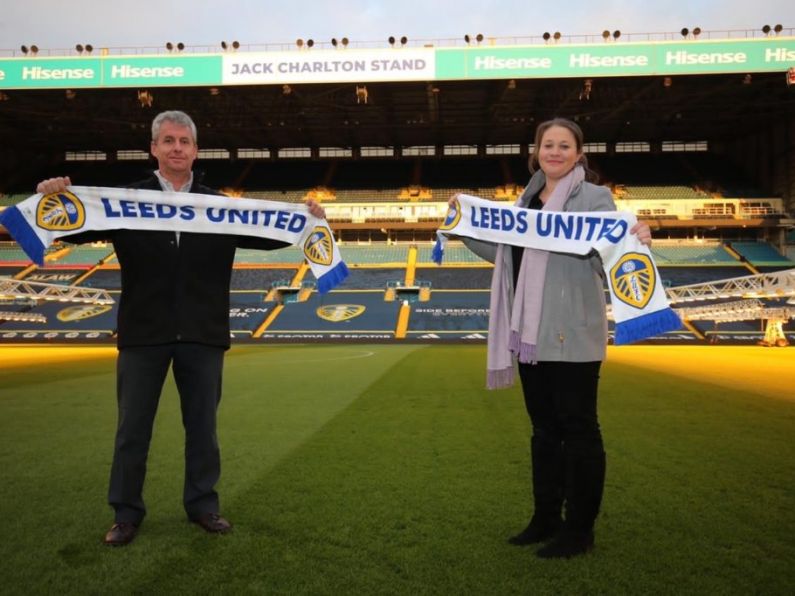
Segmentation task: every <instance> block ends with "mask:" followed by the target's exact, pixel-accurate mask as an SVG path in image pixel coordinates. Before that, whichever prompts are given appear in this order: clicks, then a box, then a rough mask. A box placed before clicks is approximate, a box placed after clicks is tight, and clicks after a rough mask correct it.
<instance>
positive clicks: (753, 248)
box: [731, 242, 795, 267]
mask: <svg viewBox="0 0 795 596" xmlns="http://www.w3.org/2000/svg"><path fill="white" fill-rule="evenodd" d="M731 247H732V248H733V249H734V250H736V251H737V252H738V253H740V255H742V256H743V257H745V259H747V260H748V261H750V262H751V263H752V264H753V265H755V266H756V265H759V266H767V267H795V263H793V262H792V261H790V260H789V259H788V258H787V257H785V256H783V255H782V254H781V253H780V252H778V251H777V250H776V249H775V248H773V247H772V246H771V245H770V244H769V243H767V242H732V243H731Z"/></svg>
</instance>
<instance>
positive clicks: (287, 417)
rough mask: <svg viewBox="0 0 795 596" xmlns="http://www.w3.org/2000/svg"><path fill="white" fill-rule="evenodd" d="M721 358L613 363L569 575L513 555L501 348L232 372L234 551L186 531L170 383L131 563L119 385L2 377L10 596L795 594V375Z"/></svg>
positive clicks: (623, 352)
mask: <svg viewBox="0 0 795 596" xmlns="http://www.w3.org/2000/svg"><path fill="white" fill-rule="evenodd" d="M715 349H716V348H715V347H704V348H703V350H704V352H695V353H693V352H683V351H681V349H679V348H676V347H666V348H664V349H660V348H655V349H653V350H651V349H649V348H647V347H638V348H631V349H628V348H621V349H618V350H616V349H611V353H610V356H609V358H608V362H607V364H606V365H605V366H604V368H603V373H602V387H601V397H600V400H601V403H600V415H601V421H602V426H603V430H604V435H605V442H606V447H607V451H608V478H607V486H606V491H605V500H604V505H603V511H602V515H601V516H600V519H599V521H598V523H597V548H596V550H595V551H594V552H593V553H592V554H591V555H589V556H586V557H581V558H578V559H574V560H571V561H551V562H550V561H540V560H537V559H536V558H535V557H534V556H533V550H532V549H527V548H525V549H522V548H516V547H512V546H509V545H508V544H506V543H505V538H506V537H507V536H508V535H510V534H511V533H514V532H516V531H518V530H519V529H521V527H523V525H524V524H525V523H526V521H527V519H528V517H529V515H530V514H531V503H530V487H529V479H528V475H529V474H528V468H529V456H528V449H527V446H528V435H529V423H528V421H527V420H526V414H525V413H524V409H523V405H522V402H521V397H520V393H519V390H518V388H515V389H512V390H508V391H503V392H497V393H491V392H486V391H485V390H483V389H482V387H483V381H484V371H483V368H484V362H485V351H484V348H483V347H482V346H439V347H420V346H410V345H409V346H394V345H390V346H381V345H379V346H279V347H272V346H269V347H239V348H235V349H233V350H232V351H231V352H230V353H229V355H228V358H227V363H226V369H225V392H224V399H223V402H222V405H221V410H220V422H219V433H220V441H221V446H222V458H223V464H224V472H223V477H222V481H221V484H220V486H219V491H220V493H221V499H222V507H223V512H224V514H225V515H227V516H228V517H229V518H230V519H231V520H232V521H233V522H234V523H235V530H234V532H233V533H232V534H231V535H228V536H208V535H206V534H204V533H203V532H202V531H201V530H200V529H198V528H197V527H195V526H192V525H190V524H188V523H187V522H186V521H185V518H184V513H183V512H182V510H181V503H180V501H181V488H182V447H183V445H182V430H181V423H180V416H179V407H178V399H177V396H176V392H175V389H174V387H173V382H172V381H170V380H169V382H168V384H167V387H166V390H165V392H164V395H163V399H162V401H161V407H160V412H159V414H158V417H157V420H156V426H155V435H154V439H153V443H152V449H151V456H150V462H149V473H148V477H147V485H146V494H145V496H146V499H147V504H148V506H149V515H148V516H147V519H146V521H145V522H144V524H143V526H142V528H141V531H140V534H139V536H138V538H137V539H136V541H135V542H134V543H133V544H132V545H130V546H129V547H126V548H122V549H110V548H107V547H104V546H103V545H101V543H100V540H101V537H102V535H103V534H104V532H105V531H106V530H107V528H108V527H109V525H110V522H111V521H112V516H111V512H110V510H109V509H108V507H107V505H106V504H105V503H104V496H105V490H106V483H107V475H108V473H109V467H110V458H111V448H112V438H113V437H112V436H113V431H114V428H115V399H114V397H113V387H114V374H113V371H112V361H111V360H108V358H107V356H104V355H100V356H95V357H92V358H90V359H86V360H73V359H70V360H66V361H63V362H57V361H56V362H52V363H51V364H48V365H46V366H42V365H41V364H38V365H36V366H32V365H25V364H10V359H2V358H3V354H1V353H0V470H2V479H3V482H2V483H0V504H1V505H0V507H1V508H2V519H3V521H4V527H3V529H2V533H1V534H0V535H2V538H0V573H1V574H2V575H1V576H0V577H2V582H3V591H8V593H49V592H60V593H64V594H71V593H75V594H95V593H96V594H99V593H106V592H109V591H114V592H118V593H132V592H135V593H139V592H140V593H167V592H171V593H207V592H218V593H268V594H274V593H291V594H292V593H314V594H318V593H329V594H331V593H385V594H391V593H394V594H405V593H433V594H439V593H452V592H463V593H531V592H532V593H533V594H547V593H549V594H553V593H554V594H561V593H564V594H568V593H578V594H579V593H589V594H592V593H610V594H614V593H737V594H741V593H742V594H744V593H765V594H784V593H791V589H792V586H793V585H795V572H794V571H793V568H792V565H791V562H792V561H793V560H795V538H793V535H792V529H793V528H794V527H795V524H794V523H793V522H794V521H795V513H793V512H794V511H795V494H794V492H793V489H794V488H795V469H794V468H795V464H793V462H795V441H793V439H792V437H793V428H795V424H793V423H794V422H795V404H793V402H792V401H790V400H787V399H780V398H781V397H782V392H781V387H782V384H781V382H780V380H775V376H776V371H780V374H784V372H783V371H785V370H787V369H788V365H789V364H791V362H792V354H793V352H791V351H790V350H764V349H762V348H745V350H750V351H748V352H743V351H742V350H743V349H742V348H741V349H738V350H739V351H730V350H731V349H729V348H718V349H719V350H724V352H723V353H722V354H723V359H722V360H721V361H720V362H722V363H723V365H722V366H721V364H720V363H719V362H718V361H714V362H713V361H710V359H713V358H715V355H716V354H717V353H718V352H713V350H715ZM643 350H647V352H643ZM660 350H661V351H660ZM760 354H766V355H767V356H766V357H765V359H764V360H765V362H767V363H769V362H771V361H775V362H781V363H782V364H781V365H780V366H779V368H776V367H775V366H770V365H766V366H764V367H763V366H761V365H760V362H761V360H760V361H755V360H753V359H754V358H758V355H760ZM771 359H772V360H771ZM683 362H684V364H683ZM688 362H689V363H690V366H687V363H688ZM743 363H746V365H745V366H744V365H743ZM748 364H750V365H748ZM716 367H717V368H718V369H719V370H720V371H721V372H720V373H719V374H714V372H709V373H707V372H706V371H707V370H709V371H714V370H715V369H716ZM789 370H791V366H790V367H789ZM661 371H662V372H661ZM700 371H701V372H700ZM771 371H772V372H771ZM702 372H703V373H704V374H701V373H702ZM790 377H791V372H790ZM704 379H707V380H704ZM771 379H772V380H771ZM792 386H793V385H792V382H790V383H784V384H783V387H784V388H785V394H784V397H786V396H787V395H789V396H791V395H792ZM787 387H789V393H788V394H787V393H786V388H787Z"/></svg>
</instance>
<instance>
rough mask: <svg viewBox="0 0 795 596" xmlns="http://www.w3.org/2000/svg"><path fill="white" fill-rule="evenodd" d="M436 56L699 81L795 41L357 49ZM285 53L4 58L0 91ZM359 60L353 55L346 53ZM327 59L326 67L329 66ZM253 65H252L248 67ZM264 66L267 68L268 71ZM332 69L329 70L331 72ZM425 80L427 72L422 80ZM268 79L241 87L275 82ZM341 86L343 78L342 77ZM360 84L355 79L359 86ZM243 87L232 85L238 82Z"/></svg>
mask: <svg viewBox="0 0 795 596" xmlns="http://www.w3.org/2000/svg"><path fill="white" fill-rule="evenodd" d="M411 51H415V53H416V52H419V51H424V52H430V53H431V54H430V56H426V59H425V60H424V63H426V64H427V65H428V68H427V70H428V73H427V79H426V78H424V79H423V80H428V79H431V80H467V79H470V80H472V79H514V78H566V77H610V76H654V75H695V74H719V73H724V74H725V73H738V74H745V73H755V72H776V71H780V72H785V71H786V70H787V69H788V68H793V67H795V38H793V37H770V38H765V39H743V40H723V41H697V40H691V41H677V42H649V43H623V42H622V43H617V42H608V43H603V44H586V45H565V44H564V45H556V44H550V45H543V46H538V45H536V46H471V47H467V48H450V49H445V48H430V49H424V50H416V49H414V50H412V49H406V50H403V49H397V48H395V49H394V50H385V49H383V48H380V49H372V50H357V52H356V57H357V58H358V59H360V60H361V62H362V63H363V64H369V63H372V62H376V63H381V62H384V53H385V52H390V55H391V52H394V60H393V62H395V63H402V61H401V59H402V58H405V57H406V56H407V55H408V53H409V52H411ZM288 54H290V53H285V52H270V53H268V52H263V53H246V52H240V53H237V54H193V55H192V54H168V55H162V56H110V55H106V56H98V57H93V56H86V57H73V58H51V57H41V58H39V57H32V58H28V57H26V58H5V59H0V89H71V88H81V87H82V88H103V87H105V88H106V87H144V86H145V87H171V86H204V85H207V86H209V85H213V86H221V85H223V84H224V80H226V79H225V78H224V73H225V72H226V73H227V79H228V78H229V73H230V72H234V67H236V66H237V67H238V68H239V67H240V64H238V63H241V62H244V61H249V62H250V61H251V60H254V61H255V64H254V66H252V68H254V67H263V65H267V64H271V63H274V64H275V63H279V60H284V57H285V55H288ZM309 55H310V54H309V53H308V52H301V53H300V54H299V53H298V51H296V52H295V56H296V60H298V59H299V58H300V60H301V64H304V63H307V59H308V57H309ZM348 55H353V54H347V55H346V56H348ZM311 56H312V57H313V58H315V61H314V62H311V64H315V63H317V64H320V65H323V64H327V63H329V64H331V63H335V61H338V60H339V58H340V56H341V54H340V53H339V51H337V50H316V51H313V52H312V53H311ZM324 60H325V62H324ZM246 64H247V62H246ZM263 68H264V67H263ZM326 70H327V69H326ZM326 70H323V69H320V71H318V72H315V71H314V70H311V69H310V71H309V72H306V73H303V71H302V74H301V79H300V80H301V82H302V83H308V84H311V83H324V82H334V81H336V80H337V78H335V77H331V78H329V76H328V74H327V72H326ZM425 76H426V75H425V74H424V73H423V77H425ZM362 77H363V79H362V80H361V82H367V83H370V82H374V81H399V80H405V79H406V78H407V75H406V74H405V73H404V72H403V71H400V70H396V71H395V72H394V73H392V74H384V73H383V72H381V71H379V72H378V73H377V75H376V74H371V75H368V74H367V73H364V74H363V75H362ZM260 78H262V79H263V81H262V82H261V83H260V82H254V83H250V82H249V83H246V82H245V81H244V82H243V84H269V81H267V80H266V79H267V77H265V76H264V75H263V76H262V77H260ZM338 78H339V80H340V81H342V80H343V78H341V77H338ZM358 80H359V79H357V81H358ZM238 83H240V81H235V82H231V81H230V84H238Z"/></svg>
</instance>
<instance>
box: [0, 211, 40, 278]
mask: <svg viewBox="0 0 795 596" xmlns="http://www.w3.org/2000/svg"><path fill="white" fill-rule="evenodd" d="M0 224H2V226H3V227H5V229H6V230H8V233H9V234H11V236H12V237H13V238H14V240H16V241H17V244H19V246H20V247H21V248H22V250H24V251H25V254H26V255H28V256H29V257H30V260H31V261H33V262H34V263H36V264H37V265H38V266H40V267H41V266H42V265H44V250H45V248H46V247H45V246H44V245H43V244H42V242H41V240H39V237H38V236H36V232H34V231H33V228H32V227H31V226H30V224H29V223H28V222H27V220H26V219H25V216H24V215H22V212H21V211H20V210H19V209H18V208H17V207H9V208H8V209H5V210H4V211H3V212H2V213H0Z"/></svg>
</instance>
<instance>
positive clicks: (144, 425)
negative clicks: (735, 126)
mask: <svg viewBox="0 0 795 596" xmlns="http://www.w3.org/2000/svg"><path fill="white" fill-rule="evenodd" d="M223 360H224V350H223V348H219V347H213V346H205V345H201V344H194V343H174V344H166V345H160V346H145V347H129V348H122V349H120V350H119V357H118V361H117V372H116V374H117V377H116V389H117V399H118V407H119V419H118V427H117V429H116V443H115V450H114V453H113V467H112V468H111V473H110V489H109V491H108V502H109V503H110V505H111V506H112V507H113V508H114V510H115V512H116V521H117V522H133V523H136V524H138V523H140V522H141V520H142V519H143V517H144V515H146V507H145V506H144V501H143V494H142V493H143V486H144V477H145V475H146V458H147V455H148V453H149V442H150V440H151V438H152V425H153V423H154V419H155V413H156V412H157V405H158V402H159V401H160V392H161V390H162V388H163V383H164V381H165V379H166V374H167V373H168V369H169V366H170V365H171V366H173V372H174V380H175V381H176V384H177V389H178V390H179V398H180V405H181V408H182V424H183V426H184V428H185V487H184V492H183V503H184V506H185V511H186V512H187V514H188V517H190V518H191V519H195V518H196V517H197V516H199V515H201V514H202V513H217V512H218V493H216V492H215V488H214V487H215V484H216V483H217V482H218V478H219V477H220V475H221V457H220V452H219V449H218V439H217V437H216V432H215V422H216V411H217V409H218V403H219V401H220V400H221V373H222V368H223Z"/></svg>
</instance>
